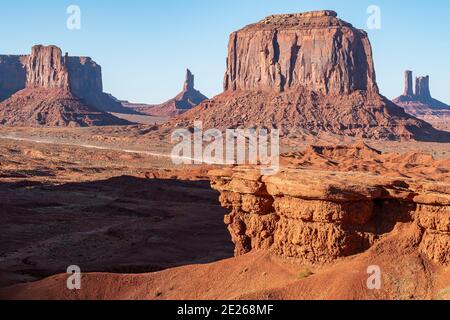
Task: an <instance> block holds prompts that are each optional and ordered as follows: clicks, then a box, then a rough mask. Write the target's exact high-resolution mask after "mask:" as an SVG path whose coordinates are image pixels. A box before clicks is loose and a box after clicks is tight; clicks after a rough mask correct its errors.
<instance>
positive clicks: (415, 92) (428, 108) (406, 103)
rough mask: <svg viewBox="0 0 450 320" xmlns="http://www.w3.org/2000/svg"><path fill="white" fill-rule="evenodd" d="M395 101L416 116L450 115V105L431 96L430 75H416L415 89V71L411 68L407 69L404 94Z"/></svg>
mask: <svg viewBox="0 0 450 320" xmlns="http://www.w3.org/2000/svg"><path fill="white" fill-rule="evenodd" d="M393 101H394V103H396V104H397V105H399V106H401V107H402V108H404V109H405V111H406V112H407V113H409V114H411V115H414V116H416V117H421V118H422V117H426V116H436V117H450V106H449V105H447V104H445V103H443V102H441V101H439V100H437V99H434V98H433V97H432V96H431V92H430V77H429V76H424V77H416V84H415V86H414V89H413V72H412V71H409V70H407V71H405V90H404V92H403V94H402V95H401V96H399V97H398V98H396V99H394V100H393Z"/></svg>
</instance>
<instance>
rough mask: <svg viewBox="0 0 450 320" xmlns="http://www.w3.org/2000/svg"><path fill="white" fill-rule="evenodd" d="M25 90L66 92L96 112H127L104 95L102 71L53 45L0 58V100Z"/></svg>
mask: <svg viewBox="0 0 450 320" xmlns="http://www.w3.org/2000/svg"><path fill="white" fill-rule="evenodd" d="M25 87H27V88H58V89H64V90H69V91H70V92H71V93H72V94H73V95H75V96H76V97H78V98H80V99H83V100H84V102H85V103H87V104H89V105H90V106H91V107H94V108H96V109H98V110H102V111H107V112H125V113H129V112H130V109H127V108H123V107H122V105H121V103H120V102H119V101H118V100H117V99H115V98H113V97H112V96H111V95H109V94H105V93H104V92H103V84H102V70H101V67H100V66H99V65H98V64H97V63H96V62H95V61H93V60H92V59H91V58H89V57H70V56H69V55H68V54H67V53H66V54H65V55H63V53H62V51H61V49H60V48H58V47H56V46H42V45H36V46H34V47H33V48H32V52H31V54H30V55H25V56H5V55H0V101H1V100H5V99H7V98H9V97H10V96H11V95H13V94H14V93H16V92H18V91H20V90H22V89H24V88H25Z"/></svg>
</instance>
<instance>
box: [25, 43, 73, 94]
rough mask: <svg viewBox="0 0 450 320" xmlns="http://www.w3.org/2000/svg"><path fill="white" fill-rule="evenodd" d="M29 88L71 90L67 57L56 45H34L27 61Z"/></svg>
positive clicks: (27, 84) (27, 85)
mask: <svg viewBox="0 0 450 320" xmlns="http://www.w3.org/2000/svg"><path fill="white" fill-rule="evenodd" d="M26 67H27V83H26V87H27V88H46V89H52V88H58V89H64V90H67V91H68V90H69V72H68V69H67V57H63V56H62V52H61V49H59V48H58V47H56V46H48V47H44V46H42V45H38V46H34V47H33V48H32V50H31V55H30V56H29V57H28V61H27V65H26Z"/></svg>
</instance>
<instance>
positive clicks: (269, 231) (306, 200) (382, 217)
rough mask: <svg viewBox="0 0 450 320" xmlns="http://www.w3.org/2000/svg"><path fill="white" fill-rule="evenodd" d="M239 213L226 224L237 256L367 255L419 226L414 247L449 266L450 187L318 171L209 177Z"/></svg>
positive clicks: (319, 259) (322, 259) (323, 259)
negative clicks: (400, 231) (396, 233)
mask: <svg viewBox="0 0 450 320" xmlns="http://www.w3.org/2000/svg"><path fill="white" fill-rule="evenodd" d="M210 177H211V184H212V187H213V188H214V189H216V190H218V191H220V193H221V196H220V201H221V203H222V205H223V206H224V207H227V208H230V209H231V210H232V211H231V213H230V214H229V215H227V216H226V217H225V223H226V224H227V225H228V229H229V231H230V233H231V236H232V240H233V242H234V243H235V245H236V249H235V254H236V255H242V254H246V253H248V252H251V251H253V250H268V251H271V252H273V253H275V254H277V255H280V256H283V257H292V258H298V259H302V260H304V261H306V262H310V263H327V262H331V261H333V260H336V259H338V258H340V257H346V256H350V255H354V254H358V253H361V252H364V251H366V250H367V249H369V248H370V247H372V246H373V245H374V244H375V243H377V241H378V240H379V239H380V238H382V237H384V236H385V235H388V234H389V233H390V232H392V231H393V230H394V228H395V226H396V224H397V223H401V222H402V223H410V224H414V225H415V226H417V228H416V230H417V232H416V236H415V237H414V239H415V240H414V242H415V243H413V244H412V245H413V246H415V247H417V250H420V252H421V253H422V254H423V255H424V256H425V257H426V258H428V259H429V260H431V261H433V262H434V263H436V264H439V265H448V264H450V185H449V184H444V183H433V182H426V183H425V182H424V183H417V182H414V181H413V180H408V179H396V178H385V177H381V176H375V175H370V174H364V173H334V172H325V171H312V170H294V169H289V170H287V171H282V172H280V173H279V174H277V175H274V176H261V175H260V172H259V170H256V169H222V170H214V171H211V172H210Z"/></svg>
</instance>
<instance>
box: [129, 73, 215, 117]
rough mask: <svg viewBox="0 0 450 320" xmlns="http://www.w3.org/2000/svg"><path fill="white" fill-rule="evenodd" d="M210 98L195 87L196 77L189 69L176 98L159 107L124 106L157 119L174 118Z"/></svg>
mask: <svg viewBox="0 0 450 320" xmlns="http://www.w3.org/2000/svg"><path fill="white" fill-rule="evenodd" d="M207 99H208V98H207V97H206V96H205V95H203V94H202V93H201V92H200V91H198V90H196V89H195V87H194V75H193V74H192V73H191V71H190V70H189V69H187V71H186V80H185V82H184V84H183V91H181V92H180V93H179V94H178V95H177V96H176V97H175V98H173V99H170V100H169V101H166V102H164V103H162V104H159V105H139V104H135V105H133V104H130V103H128V102H125V104H124V106H128V107H130V108H133V109H134V110H136V111H138V112H140V113H144V114H148V115H150V116H155V117H174V116H177V115H180V114H182V113H184V112H186V111H188V110H190V109H192V108H193V107H195V106H197V105H199V104H200V103H202V102H203V101H205V100H207Z"/></svg>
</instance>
